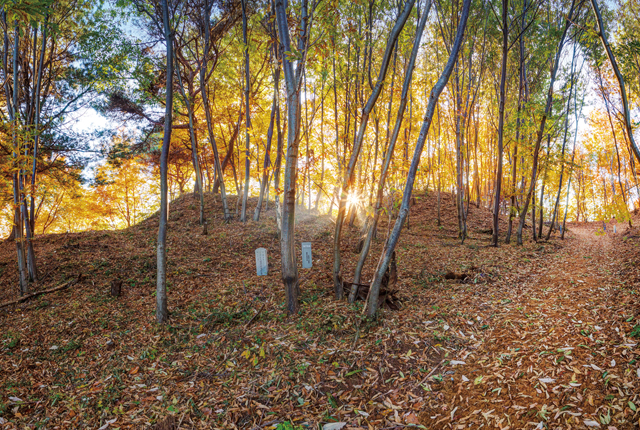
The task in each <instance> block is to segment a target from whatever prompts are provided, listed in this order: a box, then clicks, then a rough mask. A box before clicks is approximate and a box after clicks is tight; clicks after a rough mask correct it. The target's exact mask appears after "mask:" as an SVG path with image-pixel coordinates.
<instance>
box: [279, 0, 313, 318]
mask: <svg viewBox="0 0 640 430" xmlns="http://www.w3.org/2000/svg"><path fill="white" fill-rule="evenodd" d="M307 8H308V2H307V0H303V2H302V5H301V14H300V16H301V29H300V30H301V31H300V39H299V41H298V42H299V43H298V47H299V48H301V49H299V51H304V54H303V55H304V56H306V49H307V48H308V45H307V40H308V37H309V34H308V28H309V27H308V25H309V23H308V22H307V20H308V13H307ZM275 10H276V20H277V25H278V33H279V36H280V42H281V44H282V51H283V53H284V54H283V58H282V68H283V71H284V80H285V84H286V87H287V127H288V130H287V162H286V165H285V172H284V191H283V195H284V202H283V208H282V209H283V210H282V231H281V239H280V253H281V256H282V257H281V261H282V282H283V284H284V287H285V306H286V309H287V312H288V313H289V315H294V314H297V313H298V310H299V308H300V302H299V295H300V288H299V285H298V266H297V264H296V252H295V237H294V234H295V213H296V183H297V176H298V173H297V172H298V146H299V143H300V92H299V91H300V89H299V85H298V82H299V79H300V77H301V73H302V72H303V70H304V58H303V59H301V60H299V62H298V67H297V68H296V70H294V67H293V64H292V62H291V60H290V59H289V56H290V55H291V41H290V37H289V27H288V23H287V12H286V8H285V4H284V0H276V2H275Z"/></svg>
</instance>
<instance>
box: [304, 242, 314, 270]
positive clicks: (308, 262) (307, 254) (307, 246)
mask: <svg viewBox="0 0 640 430" xmlns="http://www.w3.org/2000/svg"><path fill="white" fill-rule="evenodd" d="M311 266H313V260H312V259H311V242H302V268H303V269H310V268H311Z"/></svg>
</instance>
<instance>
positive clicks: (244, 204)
mask: <svg viewBox="0 0 640 430" xmlns="http://www.w3.org/2000/svg"><path fill="white" fill-rule="evenodd" d="M241 3H242V40H243V42H244V84H245V85H244V99H245V111H244V112H245V113H244V116H245V128H244V130H245V149H244V191H243V193H242V212H241V213H240V221H242V222H246V221H247V198H248V196H249V180H250V178H251V160H250V158H249V157H250V155H251V153H250V152H249V149H250V138H249V130H250V129H251V110H250V107H249V91H250V88H251V79H250V75H249V41H248V39H247V0H241Z"/></svg>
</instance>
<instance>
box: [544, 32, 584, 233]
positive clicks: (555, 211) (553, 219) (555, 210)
mask: <svg viewBox="0 0 640 430" xmlns="http://www.w3.org/2000/svg"><path fill="white" fill-rule="evenodd" d="M576 53H577V44H575V45H574V46H573V56H572V57H571V79H570V83H569V97H568V98H567V114H566V118H565V122H564V136H563V138H562V151H561V154H560V163H562V165H561V166H560V178H559V183H558V192H557V194H556V200H555V204H554V206H553V215H552V216H551V225H550V226H549V230H548V231H547V236H546V237H545V240H549V239H550V238H551V232H552V231H553V229H554V227H555V224H556V217H557V215H558V206H559V204H560V193H561V192H562V179H563V177H564V164H565V161H564V152H565V148H566V147H567V138H568V136H567V135H568V133H569V113H570V112H571V97H572V95H573V86H574V82H575V79H576V78H575V60H576Z"/></svg>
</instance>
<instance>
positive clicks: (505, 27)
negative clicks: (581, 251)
mask: <svg viewBox="0 0 640 430" xmlns="http://www.w3.org/2000/svg"><path fill="white" fill-rule="evenodd" d="M508 10H509V0H502V64H501V70H500V107H499V111H498V112H499V113H498V115H499V116H498V169H497V172H496V185H495V195H494V196H493V197H494V199H495V200H494V203H493V235H492V236H491V245H492V246H498V233H499V231H498V228H499V226H498V224H499V222H500V194H501V191H502V157H503V154H504V144H503V142H504V140H503V139H504V105H505V102H506V92H505V86H506V82H507V55H508V54H509V23H508V20H507V13H508Z"/></svg>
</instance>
